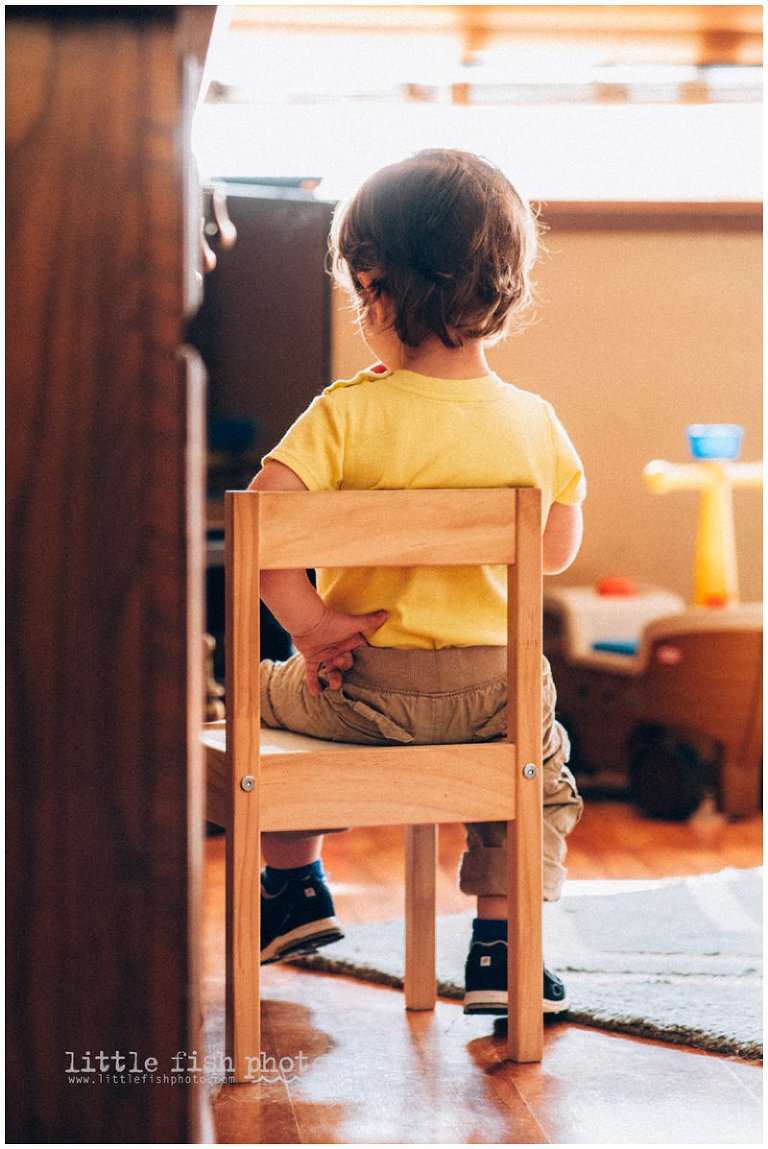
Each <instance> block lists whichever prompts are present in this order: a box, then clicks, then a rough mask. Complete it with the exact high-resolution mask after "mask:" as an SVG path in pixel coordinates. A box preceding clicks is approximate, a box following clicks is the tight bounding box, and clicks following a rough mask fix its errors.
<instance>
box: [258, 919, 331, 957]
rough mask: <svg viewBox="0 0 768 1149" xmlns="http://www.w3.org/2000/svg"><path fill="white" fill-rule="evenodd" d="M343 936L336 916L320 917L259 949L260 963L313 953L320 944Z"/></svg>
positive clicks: (327, 943)
mask: <svg viewBox="0 0 768 1149" xmlns="http://www.w3.org/2000/svg"><path fill="white" fill-rule="evenodd" d="M343 937H344V934H343V933H342V931H341V930H340V929H339V924H338V922H337V921H336V918H321V920H320V921H317V922H310V923H308V924H307V925H304V926H297V927H296V929H295V930H290V931H289V933H287V934H281V935H280V937H277V938H274V939H273V940H272V941H271V942H270V943H269V945H268V946H265V947H264V949H263V950H262V951H261V964H262V965H268V964H269V963H270V962H275V961H281V960H282V959H283V958H285V957H291V956H293V955H295V954H301V953H314V952H315V950H316V949H319V948H320V947H321V946H327V945H330V944H331V942H337V941H340V939H341V938H343Z"/></svg>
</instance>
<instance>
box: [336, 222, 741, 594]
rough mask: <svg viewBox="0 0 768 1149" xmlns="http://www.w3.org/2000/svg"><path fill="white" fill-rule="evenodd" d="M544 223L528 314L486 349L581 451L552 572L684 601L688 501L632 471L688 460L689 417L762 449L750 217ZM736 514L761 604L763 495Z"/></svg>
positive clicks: (339, 360)
mask: <svg viewBox="0 0 768 1149" xmlns="http://www.w3.org/2000/svg"><path fill="white" fill-rule="evenodd" d="M545 219H546V215H545ZM549 224H550V230H549V232H548V234H547V237H546V247H547V252H546V254H545V256H544V258H543V259H542V261H541V262H540V265H539V267H538V271H537V283H538V296H539V307H538V322H537V323H536V325H535V326H533V327H531V328H529V329H528V330H527V331H526V332H525V334H524V335H522V336H519V337H517V338H514V339H511V340H509V341H507V342H506V343H504V344H502V345H500V346H499V347H497V348H495V349H494V350H492V352H491V353H490V359H491V362H492V365H493V367H494V369H495V370H496V371H498V372H499V374H500V375H501V376H502V377H504V378H506V379H508V380H510V381H512V382H514V383H516V384H518V385H519V386H521V387H524V388H526V389H529V390H533V391H538V392H539V393H540V394H542V395H544V396H545V397H546V398H547V399H549V400H551V401H552V402H553V403H554V405H555V409H556V410H557V411H558V413H559V415H560V418H561V419H562V421H563V423H564V424H565V426H566V427H567V429H568V431H569V433H570V435H571V437H572V439H573V440H574V442H575V444H576V445H577V447H578V449H579V451H580V452H581V455H582V458H583V460H584V465H585V469H586V473H587V478H588V482H589V495H588V500H587V503H586V505H585V519H586V533H585V540H584V545H583V547H582V551H581V553H580V555H579V557H578V559H577V560H576V562H575V563H574V565H573V566H572V567H571V569H570V570H569V571H568V572H567V574H566V575H562V576H559V579H558V581H560V582H566V583H591V582H593V581H594V580H596V579H598V578H600V577H601V576H603V575H608V574H623V575H629V576H631V577H633V578H635V579H637V580H641V581H645V582H652V583H655V584H657V585H659V586H663V587H667V588H669V589H670V590H674V591H677V592H678V593H679V594H681V595H683V596H684V597H685V598H686V599H688V598H690V595H691V589H692V568H693V556H694V546H695V536H696V520H697V515H698V502H699V496H698V495H697V494H696V493H695V492H692V491H691V492H689V491H682V492H676V493H672V494H668V495H665V496H658V495H651V494H650V493H649V492H648V491H647V490H646V488H645V485H644V483H643V479H642V472H643V468H644V466H645V464H646V463H648V462H649V461H650V460H651V459H658V458H662V459H669V460H671V461H679V462H682V461H685V460H686V459H687V458H688V449H687V444H686V440H685V427H686V426H687V424H689V423H694V422H696V423H714V422H722V423H741V424H742V425H743V426H744V428H745V435H744V443H743V449H742V455H741V457H742V459H745V460H755V459H759V458H760V457H761V445H762V427H761V410H762V403H761V399H762V390H761V366H762V349H761V328H762V310H761V285H762V251H761V235H760V230H759V220H758V219H754V220H752V221H746V222H745V221H743V220H738V221H732V222H730V221H728V220H727V219H726V220H720V221H718V220H716V219H715V220H712V219H704V220H693V221H691V220H685V221H680V220H667V221H666V222H665V221H664V220H663V219H657V220H656V221H654V222H649V220H648V219H645V220H642V219H634V220H633V219H626V220H624V221H623V222H621V221H619V220H617V219H616V218H613V219H610V218H608V219H603V220H598V221H595V220H592V221H591V223H590V221H581V222H574V220H573V218H572V217H571V218H567V217H560V216H559V215H555V214H553V216H552V218H551V220H550V221H549ZM595 224H597V226H595ZM338 303H339V306H338V308H337V311H336V314H335V320H334V356H333V366H334V375H335V376H336V377H345V376H349V375H352V374H354V373H355V372H356V371H357V370H358V369H359V368H360V367H362V366H366V365H367V363H368V362H369V361H370V355H369V353H368V352H367V350H366V348H365V346H364V345H363V344H362V341H361V339H360V337H359V335H358V334H357V333H356V331H355V329H354V326H353V325H352V323H351V322H350V320H349V315H348V313H345V311H344V300H341V299H340V300H339V301H338ZM734 509H735V519H736V534H737V548H738V561H739V573H740V581H741V597H742V599H744V600H747V599H759V598H760V597H761V587H762V574H761V560H762V541H761V522H762V516H761V493H760V492H759V491H756V490H740V491H736V492H735V494H734Z"/></svg>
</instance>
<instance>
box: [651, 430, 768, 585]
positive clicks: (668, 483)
mask: <svg viewBox="0 0 768 1149" xmlns="http://www.w3.org/2000/svg"><path fill="white" fill-rule="evenodd" d="M742 434H743V431H742V428H741V427H739V426H737V425H735V424H733V423H713V424H703V423H697V424H693V425H692V426H690V427H689V428H688V441H689V445H690V449H691V454H692V455H693V457H694V459H695V460H696V462H694V463H667V462H665V461H664V460H661V459H656V460H654V461H653V462H652V463H649V464H648V466H647V467H646V468H645V471H644V477H645V481H646V484H647V485H648V488H649V489H650V490H651V491H653V492H654V494H659V495H662V494H666V493H667V492H668V491H682V490H699V491H701V505H700V508H699V522H698V535H697V541H696V558H695V563H694V590H693V603H694V605H695V606H705V607H725V606H732V605H733V604H735V603H737V602H738V601H739V577H738V569H737V564H736V540H735V534H734V529H733V494H732V491H733V488H734V487H758V486H760V485H761V483H762V481H763V466H762V463H737V462H735V460H736V459H737V458H738V454H739V451H740V448H741V437H742Z"/></svg>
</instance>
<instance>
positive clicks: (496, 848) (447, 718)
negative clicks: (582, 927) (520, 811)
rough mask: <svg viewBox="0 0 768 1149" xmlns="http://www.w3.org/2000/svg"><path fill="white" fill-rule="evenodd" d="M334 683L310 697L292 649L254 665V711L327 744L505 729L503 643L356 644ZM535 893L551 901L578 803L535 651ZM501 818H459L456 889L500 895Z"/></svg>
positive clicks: (469, 738) (480, 738) (430, 740)
mask: <svg viewBox="0 0 768 1149" xmlns="http://www.w3.org/2000/svg"><path fill="white" fill-rule="evenodd" d="M354 658H355V663H354V666H353V667H352V669H351V670H349V671H348V672H347V673H346V674H345V677H344V686H343V688H342V689H341V690H329V689H325V690H324V691H323V692H322V694H321V695H320V696H319V697H313V696H312V695H311V694H310V693H309V691H308V689H307V686H306V682H305V677H304V663H303V659H302V658H301V655H295V656H294V657H293V658H290V659H289V660H288V661H287V662H271V661H269V660H265V661H263V662H262V663H261V715H262V721H263V722H264V723H265V724H266V725H267V726H274V727H279V728H282V729H285V730H293V731H295V732H296V733H298V734H309V735H313V736H314V737H315V738H324V739H329V740H332V741H337V742H362V743H368V744H378V745H386V744H387V743H389V744H399V745H402V744H405V743H410V744H412V745H417V744H421V745H428V744H435V743H449V742H486V741H490V740H491V739H495V738H501V737H504V736H505V735H506V732H507V699H506V649H505V648H504V647H461V648H460V647H451V648H448V649H445V650H393V649H384V648H381V647H371V646H369V647H360V648H359V649H357V650H356V651H355V652H354ZM542 690H543V703H544V705H543V757H544V811H543V826H544V842H543V862H544V899H545V901H557V899H558V898H559V897H560V893H561V890H562V885H563V881H564V880H565V873H566V871H565V865H564V862H565V854H566V845H565V839H566V837H567V835H568V834H569V833H570V832H571V830H572V829H573V827H574V826H575V825H576V823H577V822H578V820H579V818H580V817H581V811H582V808H583V803H582V800H581V798H580V797H579V794H578V792H577V789H576V783H575V781H574V778H573V775H572V774H571V772H570V770H569V769H568V767H567V765H566V763H567V762H568V757H569V754H570V745H569V742H568V735H567V734H566V732H565V730H564V729H563V727H562V726H561V725H560V724H559V722H556V721H555V697H556V696H555V688H554V684H553V682H552V674H551V671H550V668H549V663H548V662H547V661H546V659H544V666H543V672H542ZM505 838H506V823H504V822H478V823H469V824H468V825H467V849H466V851H465V853H464V854H463V855H462V859H461V865H460V868H459V886H460V888H461V890H462V891H463V892H464V893H466V894H473V895H493V894H497V895H504V894H506V889H507V882H506V844H505Z"/></svg>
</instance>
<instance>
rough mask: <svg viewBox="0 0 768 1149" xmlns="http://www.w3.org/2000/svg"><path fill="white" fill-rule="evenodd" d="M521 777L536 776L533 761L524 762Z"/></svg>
mask: <svg viewBox="0 0 768 1149" xmlns="http://www.w3.org/2000/svg"><path fill="white" fill-rule="evenodd" d="M523 777H524V778H535V777H536V767H535V766H534V764H533V762H526V764H525V766H523Z"/></svg>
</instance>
